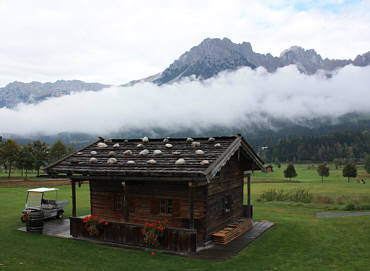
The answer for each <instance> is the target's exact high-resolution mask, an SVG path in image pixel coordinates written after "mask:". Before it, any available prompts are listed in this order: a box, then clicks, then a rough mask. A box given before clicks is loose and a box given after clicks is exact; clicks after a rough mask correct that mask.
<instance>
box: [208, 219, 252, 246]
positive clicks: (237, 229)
mask: <svg viewBox="0 0 370 271" xmlns="http://www.w3.org/2000/svg"><path fill="white" fill-rule="evenodd" d="M252 226H253V221H252V219H244V218H240V219H237V220H235V221H234V222H233V223H230V224H228V225H226V227H225V228H224V229H222V230H220V231H218V232H216V233H214V234H212V237H213V242H214V243H216V244H220V245H226V244H228V243H230V242H231V241H232V240H234V239H236V238H238V237H239V236H241V235H242V234H243V233H245V232H247V231H248V230H250V229H251V228H252Z"/></svg>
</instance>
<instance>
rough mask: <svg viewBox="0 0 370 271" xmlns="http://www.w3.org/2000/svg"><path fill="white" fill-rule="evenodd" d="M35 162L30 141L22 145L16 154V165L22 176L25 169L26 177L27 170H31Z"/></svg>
mask: <svg viewBox="0 0 370 271" xmlns="http://www.w3.org/2000/svg"><path fill="white" fill-rule="evenodd" d="M34 164H35V156H34V155H33V149H32V145H31V143H28V144H27V145H24V146H23V147H22V149H21V151H20V152H19V154H18V160H17V165H18V168H20V169H22V176H23V170H26V178H27V171H28V170H32V169H33V167H34Z"/></svg>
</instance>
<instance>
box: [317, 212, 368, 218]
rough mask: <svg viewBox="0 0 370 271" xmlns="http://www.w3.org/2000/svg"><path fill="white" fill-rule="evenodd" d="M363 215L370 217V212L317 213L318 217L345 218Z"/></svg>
mask: <svg viewBox="0 0 370 271" xmlns="http://www.w3.org/2000/svg"><path fill="white" fill-rule="evenodd" d="M361 215H370V212H352V213H334V212H322V213H316V217H343V216H361Z"/></svg>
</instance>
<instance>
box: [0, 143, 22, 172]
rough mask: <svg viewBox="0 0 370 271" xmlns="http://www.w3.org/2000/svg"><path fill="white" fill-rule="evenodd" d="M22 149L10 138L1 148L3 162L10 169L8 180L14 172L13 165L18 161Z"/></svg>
mask: <svg viewBox="0 0 370 271" xmlns="http://www.w3.org/2000/svg"><path fill="white" fill-rule="evenodd" d="M20 149H21V147H20V146H19V144H18V143H17V141H15V140H14V139H11V138H9V139H8V140H7V141H5V142H4V143H3V144H2V145H1V147H0V157H1V161H2V162H3V163H4V164H6V166H7V169H8V178H9V177H10V174H11V172H12V165H13V163H14V162H16V161H17V158H18V153H19V151H20Z"/></svg>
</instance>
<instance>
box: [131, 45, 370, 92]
mask: <svg viewBox="0 0 370 271" xmlns="http://www.w3.org/2000/svg"><path fill="white" fill-rule="evenodd" d="M291 64H295V65H297V68H298V70H299V71H300V72H302V73H305V74H308V75H311V74H314V73H316V72H317V71H318V70H324V71H328V72H331V71H334V70H336V69H338V68H342V67H344V66H346V65H349V64H353V65H355V66H367V65H369V64H370V52H367V53H365V54H363V55H358V56H357V57H356V58H355V60H351V59H343V60H341V59H328V58H325V59H323V58H322V57H321V56H320V55H319V54H318V53H316V51H315V50H313V49H310V50H306V49H304V48H302V47H299V46H292V47H290V48H289V49H286V50H284V51H283V52H282V53H281V54H280V56H279V57H276V56H272V55H271V54H260V53H255V52H254V51H253V49H252V45H251V44H250V43H249V42H243V43H241V44H237V43H233V42H232V41H231V40H229V39H227V38H224V39H218V38H215V39H210V38H207V39H205V40H203V41H202V42H201V43H200V44H199V45H197V46H194V47H193V48H191V49H190V50H189V51H188V52H185V53H184V54H182V55H181V56H180V57H179V58H178V59H177V60H175V61H174V62H173V63H172V64H171V65H170V66H169V67H168V68H167V69H165V70H164V71H163V72H161V73H160V74H157V75H155V76H153V77H148V78H145V79H142V80H137V81H136V82H140V81H151V82H153V83H155V84H158V85H163V84H166V83H171V82H175V81H178V80H180V79H182V78H185V77H190V78H194V79H208V78H211V77H213V76H215V75H217V74H218V73H219V72H221V71H225V70H236V69H238V68H240V67H251V68H252V69H254V68H256V67H264V68H265V69H266V70H267V71H268V72H274V71H276V70H277V69H278V68H280V67H285V66H287V65H291ZM327 75H328V76H330V73H327ZM130 83H131V84H132V83H135V81H132V82H130Z"/></svg>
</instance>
